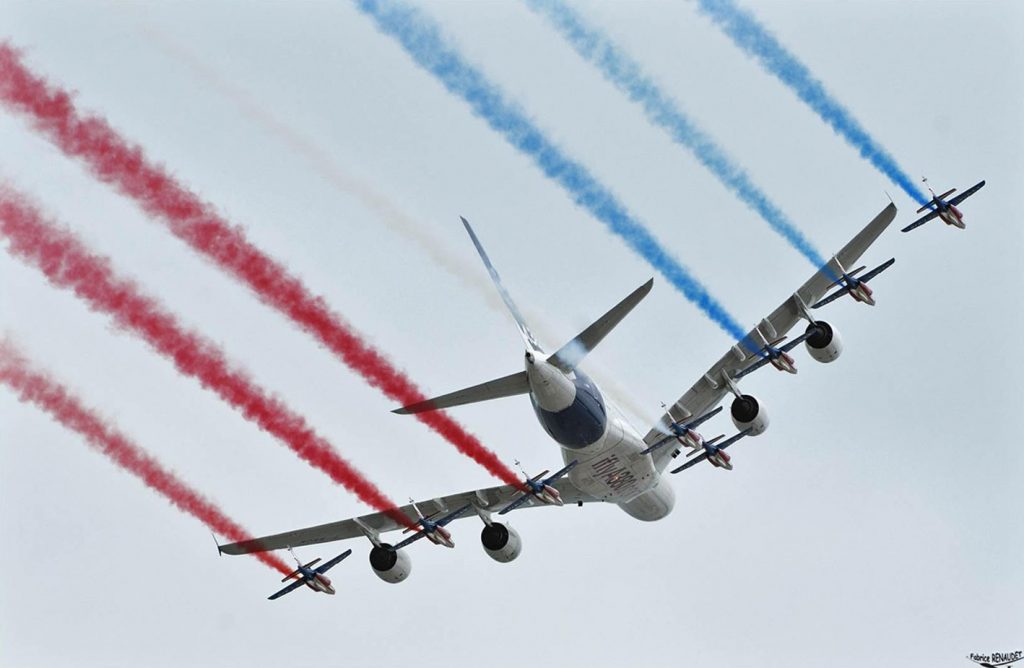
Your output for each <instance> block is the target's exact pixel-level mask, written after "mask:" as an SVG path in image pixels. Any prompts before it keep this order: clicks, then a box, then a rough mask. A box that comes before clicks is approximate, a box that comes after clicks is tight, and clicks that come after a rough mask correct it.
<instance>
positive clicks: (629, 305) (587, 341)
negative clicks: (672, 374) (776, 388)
mask: <svg viewBox="0 0 1024 668" xmlns="http://www.w3.org/2000/svg"><path fill="white" fill-rule="evenodd" d="M895 216H896V206H895V205H894V204H890V205H889V206H887V207H886V208H885V209H883V210H882V212H881V213H879V214H878V215H877V216H876V217H875V218H874V219H873V220H872V221H871V222H870V223H868V225H867V226H866V227H865V228H864V229H863V230H862V231H861V232H860V233H858V234H857V235H856V236H855V237H854V238H853V239H852V240H851V241H850V242H849V243H848V244H846V246H844V247H843V249H842V250H840V251H839V252H838V253H836V254H835V255H834V256H833V257H832V258H831V259H830V260H829V262H828V264H827V265H826V266H825V267H823V268H821V269H820V270H819V271H817V272H816V273H815V274H814V276H812V277H811V278H810V280H808V281H807V282H806V283H804V284H803V285H802V286H801V287H800V288H799V289H798V290H797V291H796V292H794V293H793V294H792V295H790V296H789V297H788V298H787V299H786V300H785V301H784V302H783V303H782V304H781V305H780V306H779V307H778V308H777V309H775V310H774V311H772V313H771V314H770V315H769V316H768V317H766V318H764V319H763V320H762V321H761V322H760V323H759V324H758V325H757V326H756V327H755V328H754V329H753V330H751V331H750V333H749V334H748V335H747V337H746V338H745V339H744V340H743V341H741V342H738V343H736V344H735V345H733V346H732V347H731V348H730V349H729V350H728V351H727V352H726V353H725V355H724V356H723V357H722V358H721V359H720V360H718V362H716V363H715V364H714V365H713V366H712V367H711V368H710V369H708V371H707V372H706V373H705V374H704V375H702V376H701V377H700V378H699V379H698V380H697V382H696V383H694V385H693V386H692V387H691V388H690V389H689V391H687V392H686V394H684V395H683V396H682V397H681V398H680V399H679V400H678V401H676V402H675V403H674V404H673V405H672V406H669V407H667V409H666V413H665V415H663V416H662V418H661V419H660V420H659V421H658V423H657V424H655V425H654V426H653V427H652V428H651V429H650V430H649V431H648V432H647V433H646V435H641V433H640V432H639V431H637V430H636V428H634V427H633V425H632V424H631V423H630V422H629V420H628V419H627V418H626V417H625V415H624V414H623V413H622V412H621V411H620V410H619V409H618V408H617V407H616V406H615V405H614V404H612V403H611V402H609V401H608V400H607V399H606V398H605V397H604V396H603V395H602V394H601V391H600V390H599V389H598V387H597V386H596V385H595V384H594V383H593V381H591V380H590V378H588V377H587V375H586V374H585V373H584V372H583V371H582V370H581V369H580V367H579V365H580V363H581V362H582V360H583V359H584V357H585V356H586V355H587V354H588V353H589V352H590V351H591V350H593V349H594V347H595V346H596V345H597V344H598V343H600V342H601V340H602V339H604V337H605V336H606V335H607V334H608V333H609V332H610V331H611V330H612V329H613V328H614V327H615V326H616V325H617V324H618V323H619V322H620V321H621V320H622V319H623V318H624V317H625V316H626V314H628V313H629V312H630V311H631V310H632V309H633V308H634V307H635V306H636V305H637V304H638V303H640V301H641V300H642V299H643V298H644V297H645V296H647V293H649V292H650V290H651V287H652V285H653V279H652V280H649V281H647V282H646V283H644V284H643V285H642V286H640V287H639V288H637V289H636V290H634V291H633V293H632V294H630V295H629V296H628V297H626V298H625V299H623V300H622V301H621V302H619V303H618V304H617V305H615V306H614V307H613V308H612V309H611V310H610V311H608V312H607V313H605V314H604V315H603V316H601V317H600V318H599V319H598V320H597V321H596V322H594V324H592V325H590V326H589V327H587V328H586V329H585V330H583V332H581V333H580V334H579V336H577V337H576V338H574V339H573V340H572V341H570V342H569V343H567V344H566V345H564V346H562V347H561V348H560V349H559V350H558V351H556V352H554V353H552V354H548V353H546V352H544V350H543V349H542V348H541V347H540V345H538V343H537V341H536V340H535V339H534V337H533V335H532V334H531V332H530V329H529V327H528V326H527V324H526V322H525V321H524V319H523V317H522V315H521V314H520V311H519V309H518V308H516V305H515V303H514V302H513V301H512V298H511V296H510V295H509V294H508V292H507V290H506V289H505V287H504V286H503V284H502V282H501V279H500V278H499V276H498V273H497V271H495V269H494V266H493V265H492V264H491V262H490V259H489V258H488V257H487V254H486V253H485V252H484V249H483V246H482V245H481V244H480V241H479V239H477V236H476V234H475V233H474V232H473V229H472V228H471V227H470V225H469V223H468V222H466V221H465V219H463V223H464V224H465V227H466V231H467V232H468V233H469V236H470V238H471V239H472V241H473V244H474V245H475V246H476V249H477V251H478V253H479V254H480V257H481V259H482V260H483V262H484V264H485V265H486V267H487V271H488V272H489V273H490V275H491V278H492V279H493V281H494V284H495V286H496V287H497V289H498V291H499V292H500V293H501V297H502V299H503V300H504V301H505V304H506V305H507V306H508V309H509V311H510V312H511V313H512V316H513V318H514V319H515V321H516V324H517V325H518V327H519V331H520V333H521V334H522V337H523V341H524V344H525V354H524V366H525V369H524V370H523V371H519V372H517V373H513V374H511V375H508V376H505V377H503V378H498V379H496V380H491V381H488V382H485V383H482V384H480V385H475V386H473V387H469V388H466V389H463V390H459V391H457V392H452V393H450V394H445V395H442V396H440V397H435V398H433V399H430V400H428V401H424V402H421V403H418V404H414V405H411V406H405V407H404V408H400V409H398V410H396V411H395V412H396V413H402V414H406V413H418V412H422V411H428V410H438V409H443V408H451V407H453V406H459V405H463V404H469V403H474V402H479V401H487V400H491V399H497V398H500V397H508V396H513V395H519V394H526V395H528V396H529V398H530V402H531V403H532V404H533V410H534V412H535V413H536V415H537V418H538V420H539V421H540V423H541V425H542V426H543V427H544V430H545V431H547V433H548V434H549V435H550V436H551V438H552V439H554V441H555V442H556V443H557V444H558V445H559V448H560V451H561V454H562V458H563V460H564V461H565V464H566V465H565V467H564V468H563V469H561V470H560V471H558V472H557V473H555V474H554V475H551V476H549V477H546V478H545V477H544V476H546V475H547V472H545V473H543V474H541V475H539V476H535V477H534V478H529V477H527V478H526V479H525V481H524V483H523V484H521V485H519V486H512V485H501V486H497V487H489V488H486V489H479V490H474V491H470V492H463V493H460V494H452V495H449V496H445V497H441V498H437V499H433V500H430V501H423V502H420V503H419V504H416V505H408V506H403V507H402V508H401V509H400V510H401V511H402V512H403V513H405V514H406V515H407V516H408V517H410V519H411V520H413V521H414V522H417V523H418V525H419V526H420V527H421V529H420V532H419V533H417V534H415V535H414V536H413V537H411V538H409V539H406V540H405V541H402V542H401V543H399V544H398V545H397V546H392V545H390V544H388V543H385V542H383V541H382V540H381V534H383V533H385V532H389V531H393V530H397V529H402V528H403V527H402V526H401V525H399V524H398V523H397V522H395V521H394V520H393V519H391V518H390V517H388V516H387V515H386V514H384V513H379V512H378V513H371V514H368V515H363V516H360V517H355V518H351V519H346V520H341V521H339V522H331V523H328V524H322V525H319V526H315V527H309V528H305V529H298V530H296V531H289V532H286V533H281V534H276V535H273V536H264V537H262V538H256V539H253V540H249V541H244V542H241V543H233V544H230V545H224V546H222V547H221V548H220V550H221V552H223V553H225V554H247V553H250V552H257V551H263V550H275V549H282V548H285V547H295V546H300V545H312V544H315V543H326V542H330V541H337V540H344V539H349V538H363V537H365V538H366V539H368V540H369V541H370V542H371V543H372V545H373V547H372V549H371V550H370V565H371V567H372V568H373V571H374V573H376V574H377V576H379V577H380V578H381V579H382V580H384V581H386V582H401V581H403V580H405V579H406V578H407V577H408V576H409V574H410V572H411V570H412V562H411V560H410V558H409V555H408V553H407V550H406V549H404V548H405V546H407V545H408V544H410V543H412V542H413V541H414V540H415V539H416V538H420V537H424V536H426V537H428V538H430V539H431V540H432V542H438V541H437V540H435V539H434V536H433V535H427V534H429V533H430V531H431V530H434V531H438V532H439V531H441V530H442V528H443V525H444V524H447V523H448V522H450V521H454V520H455V519H460V518H463V517H473V516H475V517H478V518H479V519H480V520H481V521H482V523H483V530H482V533H481V542H482V543H483V548H484V550H485V551H486V552H487V554H488V555H490V556H491V557H492V558H493V559H495V560H497V561H499V562H509V561H512V560H513V559H515V558H516V557H517V556H519V553H520V550H521V548H522V541H521V539H520V536H519V534H518V533H517V532H516V531H515V530H514V529H513V528H512V527H510V526H508V525H507V524H505V523H503V522H500V521H498V519H497V518H496V517H495V515H504V514H505V513H507V512H509V511H511V510H515V509H517V508H525V507H539V506H556V505H562V504H564V503H575V504H580V505H582V504H584V503H594V502H605V503H613V504H616V505H618V506H619V507H620V508H621V509H622V510H623V511H624V512H626V513H627V514H629V515H630V516H632V517H634V518H636V519H638V520H643V521H647V522H651V521H656V520H660V519H662V518H664V517H665V516H667V515H668V514H669V513H670V512H672V508H673V506H674V504H675V493H674V492H673V490H672V486H671V484H670V481H669V480H668V478H667V476H666V475H665V472H666V469H668V467H669V465H670V464H671V463H672V461H673V460H674V459H675V458H676V457H678V456H679V455H680V454H682V453H683V452H684V451H686V452H687V453H688V454H687V458H686V463H684V464H683V465H682V466H679V467H678V468H675V469H672V473H677V472H679V471H682V470H684V469H688V468H690V467H691V466H693V465H694V464H696V463H698V462H701V461H705V460H707V461H708V462H709V463H710V464H712V465H714V466H716V467H720V468H724V469H727V470H729V469H731V468H732V463H731V460H730V458H729V456H728V455H726V453H725V452H724V450H725V448H727V447H729V446H730V445H732V444H733V443H735V442H737V441H738V440H740V439H741V438H743V437H744V436H757V435H759V434H761V433H763V432H764V431H765V429H767V427H768V415H767V413H766V411H765V409H764V407H763V405H762V404H761V402H760V401H758V400H757V399H755V398H754V397H753V396H751V395H749V394H744V393H743V392H742V391H741V390H740V388H739V385H738V384H739V382H740V379H742V378H743V377H745V376H746V375H747V374H749V373H750V372H752V371H753V370H755V369H758V368H761V367H762V366H767V365H768V364H771V366H773V367H775V368H777V369H780V370H782V371H787V372H790V373H795V371H796V368H795V366H794V364H793V359H792V356H790V355H789V352H790V351H791V350H793V349H794V348H795V347H796V346H797V345H798V344H800V343H803V344H804V346H805V347H806V348H807V351H808V353H809V354H810V356H811V357H812V358H813V359H814V360H816V361H818V362H826V363H827V362H832V361H833V360H835V359H836V358H838V357H839V355H840V353H841V352H842V343H841V340H840V337H839V331H838V329H836V327H835V326H834V325H831V324H829V323H827V322H825V321H824V320H819V319H817V318H815V317H814V316H813V315H812V313H811V312H812V310H814V309H815V308H816V307H818V306H819V305H824V304H826V303H830V302H831V301H833V299H834V298H837V297H839V296H841V295H843V294H850V295H851V296H852V297H854V298H856V297H857V294H855V293H856V292H857V289H859V288H860V287H861V284H863V283H866V282H867V281H868V280H870V278H873V277H874V276H877V275H878V274H879V273H881V271H883V270H884V269H886V268H888V267H889V266H890V265H891V264H892V261H891V260H890V261H888V262H887V263H885V264H883V265H882V266H880V267H878V268H877V269H875V270H873V271H872V272H869V273H868V274H867V275H865V277H864V278H862V279H859V281H857V287H855V286H853V283H852V281H853V280H854V279H848V277H849V275H850V273H848V272H849V271H850V270H849V269H848V268H849V267H852V266H853V264H854V263H855V262H856V261H857V260H858V259H859V258H860V256H861V255H862V254H863V253H864V252H865V251H866V250H867V249H868V247H869V246H870V245H871V244H872V243H874V241H875V240H876V239H877V238H878V236H879V235H880V234H881V233H882V232H883V231H884V230H885V228H886V227H888V225H889V223H891V222H892V220H893V219H894V218H895ZM851 273H856V272H851ZM837 276H838V277H841V278H839V279H838V280H837V279H836V277H837ZM834 286H835V287H837V290H836V291H835V292H834V293H833V294H832V295H830V296H829V297H827V298H825V299H823V297H825V295H826V293H827V292H829V290H830V289H831V288H832V287H834ZM858 301H862V302H864V301H865V300H863V299H861V300H858ZM873 301H874V300H871V301H870V302H865V303H868V304H873ZM801 321H805V322H806V328H805V330H804V331H803V332H802V333H801V334H800V335H799V336H798V337H796V338H794V339H793V340H792V341H790V342H789V343H788V344H786V345H785V346H781V347H780V348H776V347H775V345H776V344H778V343H780V342H781V341H782V339H783V338H785V336H786V334H787V332H789V331H790V330H791V329H792V328H793V327H795V326H797V325H798V324H800V322H801ZM729 394H732V395H733V400H732V404H731V406H730V414H731V416H732V421H733V424H734V425H735V426H736V429H737V430H738V433H736V434H735V435H734V436H732V437H731V438H729V439H727V440H725V441H718V440H717V439H713V440H708V441H705V440H704V438H702V437H701V436H700V434H699V433H697V431H696V428H697V427H698V426H700V425H701V424H702V423H704V422H705V421H706V420H708V419H710V418H711V417H713V416H714V415H716V414H717V413H718V412H720V411H721V410H722V409H721V408H716V406H717V405H718V404H719V403H720V402H721V401H722V400H723V399H724V398H725V397H726V396H727V395H729ZM424 508H426V509H427V510H430V511H433V512H432V513H431V514H430V515H427V516H426V517H424V516H423V515H422V513H421V510H422V509H424ZM439 516H441V519H439V520H435V519H433V518H436V517H439ZM434 525H437V526H438V527H441V528H435V527H434ZM444 535H445V536H450V534H448V532H447V530H444ZM448 543H451V540H450V537H449V539H448ZM448 543H445V544H448ZM451 544H452V545H454V543H451Z"/></svg>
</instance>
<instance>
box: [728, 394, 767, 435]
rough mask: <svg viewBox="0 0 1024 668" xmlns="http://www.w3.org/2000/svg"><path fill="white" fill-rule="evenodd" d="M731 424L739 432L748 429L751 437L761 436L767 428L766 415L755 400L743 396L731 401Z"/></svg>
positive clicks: (745, 395) (747, 395) (748, 396)
mask: <svg viewBox="0 0 1024 668" xmlns="http://www.w3.org/2000/svg"><path fill="white" fill-rule="evenodd" d="M729 412H730V413H731V414H732V423H733V424H734V425H736V428H737V429H739V430H740V431H743V430H744V429H750V430H751V431H750V435H751V436H757V435H758V434H763V433H764V431H765V429H767V428H768V413H767V411H765V409H764V408H763V407H762V406H761V404H760V403H758V401H757V399H755V398H754V397H752V396H750V395H749V394H744V395H742V396H739V397H737V398H735V399H733V400H732V408H731V409H730V411H729Z"/></svg>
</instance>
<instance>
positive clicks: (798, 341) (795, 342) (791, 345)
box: [779, 332, 810, 353]
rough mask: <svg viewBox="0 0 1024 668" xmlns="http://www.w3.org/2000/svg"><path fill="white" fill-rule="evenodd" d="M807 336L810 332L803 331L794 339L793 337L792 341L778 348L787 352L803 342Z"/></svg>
mask: <svg viewBox="0 0 1024 668" xmlns="http://www.w3.org/2000/svg"><path fill="white" fill-rule="evenodd" d="M808 336H810V333H808V332H804V333H803V334H801V335H800V336H798V337H796V338H795V339H793V340H792V341H790V342H789V343H787V344H786V345H784V346H782V347H781V348H779V350H781V351H782V352H784V353H788V352H789V351H791V350H793V348H796V347H797V346H798V345H800V344H801V343H803V342H804V341H805V340H806V339H807V337H808Z"/></svg>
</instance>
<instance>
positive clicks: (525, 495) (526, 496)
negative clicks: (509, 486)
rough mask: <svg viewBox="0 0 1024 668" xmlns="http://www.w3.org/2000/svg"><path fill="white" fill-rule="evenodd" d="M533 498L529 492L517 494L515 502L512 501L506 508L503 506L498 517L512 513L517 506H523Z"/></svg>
mask: <svg viewBox="0 0 1024 668" xmlns="http://www.w3.org/2000/svg"><path fill="white" fill-rule="evenodd" d="M533 498H535V497H534V496H533V494H531V493H529V492H521V493H520V494H519V497H518V498H517V499H516V500H515V501H513V502H512V503H510V504H508V505H507V506H505V507H504V508H502V509H501V510H499V511H498V514H499V515H504V514H505V513H509V512H512V511H513V510H515V509H516V508H518V507H519V506H521V505H523V504H524V503H526V502H527V501H529V500H530V499H533Z"/></svg>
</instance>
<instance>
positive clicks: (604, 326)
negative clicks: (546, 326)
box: [392, 218, 654, 415]
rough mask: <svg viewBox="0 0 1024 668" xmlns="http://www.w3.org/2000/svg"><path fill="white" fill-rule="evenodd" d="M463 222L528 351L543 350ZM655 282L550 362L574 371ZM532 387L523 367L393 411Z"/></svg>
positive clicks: (416, 410)
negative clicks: (517, 371) (522, 369)
mask: <svg viewBox="0 0 1024 668" xmlns="http://www.w3.org/2000/svg"><path fill="white" fill-rule="evenodd" d="M462 224H463V225H465V226H466V231H467V232H468V233H469V236H470V238H471V239H472V240H473V245H474V246H476V250H477V252H478V253H479V254H480V259H481V260H483V262H484V265H485V266H486V267H487V272H488V273H489V274H490V275H491V280H492V281H494V285H495V287H496V288H497V289H498V292H499V293H501V298H502V300H504V302H505V305H506V306H507V307H508V310H509V312H511V313H512V317H513V318H514V319H515V321H516V325H518V327H519V332H520V333H521V334H522V336H523V341H524V342H525V343H526V346H527V352H528V353H541V354H543V350H542V349H541V347H540V346H539V345H538V344H537V341H536V339H534V338H533V334H532V333H530V328H529V327H528V326H527V324H526V321H525V320H524V319H523V315H522V313H521V312H520V311H519V309H518V307H516V305H515V302H513V301H512V297H511V295H509V293H508V291H507V290H506V289H505V286H504V285H502V283H501V277H499V276H498V272H497V270H495V268H494V265H492V264H491V260H490V258H488V257H487V252H486V251H485V250H484V247H483V245H482V244H481V243H480V240H479V239H478V238H477V236H476V234H475V233H474V232H473V228H472V227H470V225H469V221H467V220H466V219H465V218H463V219H462ZM653 285H654V279H653V278H652V279H650V280H648V281H647V282H646V283H644V284H643V285H641V286H640V287H639V288H637V289H636V290H634V291H633V292H631V293H630V294H629V296H627V297H626V298H625V299H623V300H622V301H620V302H619V303H618V304H616V305H615V306H613V307H612V308H611V309H610V310H609V311H608V312H607V313H605V314H604V315H602V316H601V317H600V318H598V319H597V320H596V321H594V323H593V324H591V325H590V326H589V327H587V328H586V329H584V330H583V331H582V332H580V333H579V334H578V335H577V336H576V337H575V338H573V339H572V340H571V341H569V342H568V343H566V344H565V345H564V346H562V347H561V348H559V349H558V351H557V352H556V353H554V354H553V355H551V356H549V357H548V358H547V362H548V363H549V364H551V365H553V366H555V367H557V368H559V369H561V370H562V371H564V372H566V373H569V372H571V371H572V370H573V369H575V368H576V365H577V364H579V363H580V362H581V361H582V360H583V358H584V357H586V356H587V353H589V352H590V351H591V350H593V349H594V348H595V347H597V344H599V343H600V342H601V341H602V340H603V339H604V337H605V336H607V335H608V333H609V332H611V331H612V330H613V329H614V328H615V326H616V325H618V324H619V323H620V322H622V319H623V318H625V317H626V315H627V314H628V313H629V312H630V311H632V310H633V308H634V307H636V305H637V304H639V303H640V301H641V300H642V299H643V298H644V297H646V296H647V294H648V293H649V292H650V291H651V287H652V286H653ZM529 391H530V382H529V380H528V378H527V376H526V372H525V371H520V372H519V373H513V374H510V375H508V376H503V377H501V378H496V379H494V380H489V381H487V382H485V383H480V384H479V385H473V386H472V387H467V388H465V389H462V390H456V391H455V392H450V393H448V394H443V395H441V396H439V397H434V398H432V399H427V400H426V401H420V402H417V403H414V404H410V405H408V406H403V407H402V408H399V409H396V410H394V411H392V412H393V413H397V414H399V415H408V414H411V413H423V412H425V411H432V410H438V409H441V408H451V407H452V406H462V405H464V404H474V403H478V402H481V401H489V400H491V399H499V398H501V397H510V396H514V395H517V394H526V393H528V392H529Z"/></svg>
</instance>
